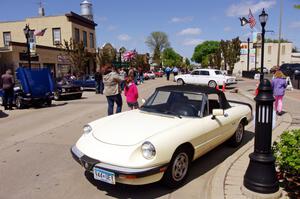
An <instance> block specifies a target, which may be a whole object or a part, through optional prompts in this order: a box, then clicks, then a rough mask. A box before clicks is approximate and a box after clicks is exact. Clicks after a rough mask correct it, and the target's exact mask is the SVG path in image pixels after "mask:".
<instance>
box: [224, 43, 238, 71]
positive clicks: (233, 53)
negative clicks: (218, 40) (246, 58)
mask: <svg viewBox="0 0 300 199" xmlns="http://www.w3.org/2000/svg"><path fill="white" fill-rule="evenodd" d="M240 52H241V41H240V38H239V37H236V38H234V39H232V40H231V42H230V48H229V52H228V53H229V56H228V59H227V63H228V65H229V69H230V70H231V71H232V70H233V68H234V65H235V63H237V62H239V61H240V55H241V53H240Z"/></svg>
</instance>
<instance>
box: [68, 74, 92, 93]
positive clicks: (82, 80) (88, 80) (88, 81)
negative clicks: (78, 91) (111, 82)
mask: <svg viewBox="0 0 300 199" xmlns="http://www.w3.org/2000/svg"><path fill="white" fill-rule="evenodd" d="M72 84H74V85H78V86H80V87H82V88H83V89H84V90H90V89H91V90H94V89H96V81H95V76H94V75H86V76H82V77H79V78H78V79H76V80H72Z"/></svg>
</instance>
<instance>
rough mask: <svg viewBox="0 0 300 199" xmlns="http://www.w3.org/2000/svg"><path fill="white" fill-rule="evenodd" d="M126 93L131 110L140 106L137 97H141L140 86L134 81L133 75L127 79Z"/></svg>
mask: <svg viewBox="0 0 300 199" xmlns="http://www.w3.org/2000/svg"><path fill="white" fill-rule="evenodd" d="M124 94H125V96H126V102H127V104H128V106H129V108H130V109H131V110H132V109H137V108H138V107H139V103H138V101H137V99H138V98H139V93H138V88H137V86H136V85H135V83H134V82H133V79H132V77H130V76H129V77H128V78H127V79H126V86H125V89H124Z"/></svg>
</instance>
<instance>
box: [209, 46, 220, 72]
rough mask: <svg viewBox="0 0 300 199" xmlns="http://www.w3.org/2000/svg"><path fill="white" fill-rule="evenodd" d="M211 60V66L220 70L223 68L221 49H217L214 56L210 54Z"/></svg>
mask: <svg viewBox="0 0 300 199" xmlns="http://www.w3.org/2000/svg"><path fill="white" fill-rule="evenodd" d="M208 59H209V65H210V66H213V67H215V68H218V69H220V68H221V64H222V53H221V49H220V48H219V49H217V51H216V52H215V53H213V54H210V55H209V56H208Z"/></svg>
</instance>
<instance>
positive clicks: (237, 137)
mask: <svg viewBox="0 0 300 199" xmlns="http://www.w3.org/2000/svg"><path fill="white" fill-rule="evenodd" d="M244 133H245V126H244V124H243V123H242V122H240V123H239V125H238V127H237V129H236V131H235V132H234V134H233V135H232V136H231V138H230V139H229V145H230V146H232V147H237V146H239V145H240V144H241V143H242V141H243V137H244Z"/></svg>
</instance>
